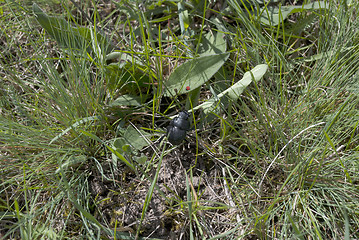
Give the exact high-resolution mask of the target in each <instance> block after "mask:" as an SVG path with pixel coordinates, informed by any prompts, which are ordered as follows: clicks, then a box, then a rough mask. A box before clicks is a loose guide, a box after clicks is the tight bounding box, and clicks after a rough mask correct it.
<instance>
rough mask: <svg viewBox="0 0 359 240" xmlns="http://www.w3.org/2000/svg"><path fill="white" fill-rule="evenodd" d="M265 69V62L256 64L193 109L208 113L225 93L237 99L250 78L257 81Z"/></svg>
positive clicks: (249, 81)
mask: <svg viewBox="0 0 359 240" xmlns="http://www.w3.org/2000/svg"><path fill="white" fill-rule="evenodd" d="M267 69H268V65H266V64H260V65H257V66H256V67H255V68H253V69H252V70H250V71H248V72H246V73H245V74H244V75H243V78H242V79H241V80H240V81H238V82H237V83H235V84H234V85H232V86H231V87H229V88H227V89H226V90H224V91H223V92H221V93H219V94H218V95H217V96H215V97H212V98H211V99H209V100H208V101H206V102H204V103H202V104H201V105H199V106H197V107H195V108H193V110H196V109H199V108H202V109H203V112H204V113H205V114H208V113H210V112H212V111H214V110H215V109H217V107H218V106H219V105H220V100H221V98H222V97H223V96H225V95H227V96H228V97H229V98H231V99H232V100H237V99H238V98H239V96H240V94H242V92H243V91H244V89H245V88H246V87H247V86H248V85H249V84H250V83H251V82H252V80H255V81H256V82H258V81H260V80H261V79H262V77H263V75H264V74H265V73H266V71H267ZM190 111H191V110H189V112H190Z"/></svg>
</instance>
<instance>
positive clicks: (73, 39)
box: [32, 3, 112, 53]
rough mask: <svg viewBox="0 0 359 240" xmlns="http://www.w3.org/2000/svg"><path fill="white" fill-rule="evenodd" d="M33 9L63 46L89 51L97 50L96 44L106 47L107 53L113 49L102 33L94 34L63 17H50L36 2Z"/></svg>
mask: <svg viewBox="0 0 359 240" xmlns="http://www.w3.org/2000/svg"><path fill="white" fill-rule="evenodd" d="M32 9H33V11H34V14H35V18H36V20H37V21H38V22H39V23H40V25H41V26H42V27H43V28H44V29H45V30H46V32H47V33H48V34H50V35H51V36H52V37H53V38H54V39H55V40H56V41H57V42H58V43H59V44H60V45H61V46H62V47H65V48H70V49H77V50H84V49H85V50H86V51H88V52H92V51H94V50H97V49H94V47H95V46H101V48H104V49H105V48H106V52H107V53H108V52H110V51H111V50H112V47H110V45H111V44H110V43H109V41H108V40H107V39H106V37H105V36H102V35H101V34H100V33H97V34H96V35H94V34H93V32H91V30H90V29H88V28H85V27H73V26H72V25H71V23H69V22H67V21H66V20H65V19H63V18H59V17H49V16H48V15H47V14H46V13H44V12H43V11H42V10H41V8H40V7H39V6H38V5H37V4H36V3H34V4H33V5H32ZM95 36H96V37H95Z"/></svg>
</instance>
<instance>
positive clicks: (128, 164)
mask: <svg viewBox="0 0 359 240" xmlns="http://www.w3.org/2000/svg"><path fill="white" fill-rule="evenodd" d="M80 132H82V133H83V134H85V135H86V136H88V137H90V138H92V139H93V140H95V141H97V142H100V143H102V144H103V145H104V146H105V147H106V148H107V149H108V150H110V151H111V152H112V153H113V154H114V155H115V156H116V157H117V158H118V159H120V160H121V161H122V162H123V163H125V164H126V165H127V166H128V167H129V168H130V169H131V170H132V171H135V167H134V166H133V165H132V163H130V162H129V161H128V160H127V159H126V158H125V157H124V156H122V154H121V153H119V152H118V151H116V150H115V149H114V148H113V147H111V146H109V145H107V144H106V143H105V142H104V141H102V139H101V138H99V137H97V136H96V135H94V134H92V133H90V132H86V131H83V130H80Z"/></svg>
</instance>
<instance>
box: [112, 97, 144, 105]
mask: <svg viewBox="0 0 359 240" xmlns="http://www.w3.org/2000/svg"><path fill="white" fill-rule="evenodd" d="M109 106H110V107H117V106H121V107H123V106H141V97H140V96H134V95H123V96H120V97H118V98H117V99H116V100H114V101H112V102H111V103H110V104H109Z"/></svg>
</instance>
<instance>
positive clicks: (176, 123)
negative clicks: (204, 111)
mask: <svg viewBox="0 0 359 240" xmlns="http://www.w3.org/2000/svg"><path fill="white" fill-rule="evenodd" d="M189 116H190V115H189V113H188V112H187V111H183V112H180V113H179V114H178V117H175V118H174V119H173V120H172V121H171V122H170V125H168V126H167V139H168V141H169V142H170V143H172V144H173V145H179V144H180V143H181V142H182V141H183V140H184V139H185V138H186V134H187V131H188V130H189V129H190V125H191V124H190V122H189V120H188V118H189Z"/></svg>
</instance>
